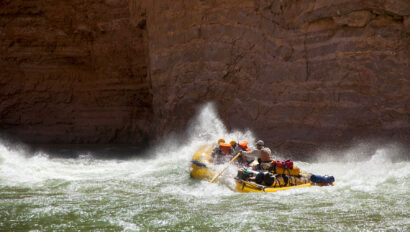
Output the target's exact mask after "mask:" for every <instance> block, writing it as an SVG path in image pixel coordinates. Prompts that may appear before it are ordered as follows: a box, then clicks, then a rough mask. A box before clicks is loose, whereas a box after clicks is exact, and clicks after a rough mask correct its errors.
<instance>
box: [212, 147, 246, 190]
mask: <svg viewBox="0 0 410 232" xmlns="http://www.w3.org/2000/svg"><path fill="white" fill-rule="evenodd" d="M240 155H241V153H240V152H239V153H238V154H237V155H236V156H235V157H233V159H231V161H229V163H228V165H227V166H226V167H225V168H224V169H222V171H220V172H219V173H218V174H217V175H216V176H215V177H214V178H212V180H211V182H210V184H212V183H213V182H214V181H215V180H216V179H218V177H219V176H220V175H221V174H222V173H223V172H224V171H225V170H226V169H227V168H228V167H229V165H231V163H232V162H233V161H235V160H236V159H237V158H238V157H239V156H240Z"/></svg>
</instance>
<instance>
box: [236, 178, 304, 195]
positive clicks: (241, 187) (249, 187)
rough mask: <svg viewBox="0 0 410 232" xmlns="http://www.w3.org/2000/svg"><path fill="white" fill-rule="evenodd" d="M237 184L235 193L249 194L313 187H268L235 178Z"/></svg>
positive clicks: (301, 185)
mask: <svg viewBox="0 0 410 232" xmlns="http://www.w3.org/2000/svg"><path fill="white" fill-rule="evenodd" d="M235 182H236V186H235V191H237V192H241V193H248V192H257V193H263V192H265V193H269V192H277V191H283V190H289V189H293V188H305V187H311V186H312V184H311V183H307V184H300V185H294V186H286V187H268V186H264V185H260V184H256V183H253V182H249V181H245V180H241V179H237V178H235Z"/></svg>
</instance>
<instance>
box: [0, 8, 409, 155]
mask: <svg viewBox="0 0 410 232" xmlns="http://www.w3.org/2000/svg"><path fill="white" fill-rule="evenodd" d="M0 5H1V7H0V38H1V40H0V51H1V53H0V67H1V69H2V70H3V72H2V73H1V74H0V75H1V78H0V88H1V93H0V100H1V105H0V126H1V128H2V131H3V132H9V134H12V135H14V136H17V137H19V138H23V139H24V140H26V141H31V142H33V141H35V142H69V143H73V142H75V143H104V142H127V143H128V142H132V143H143V142H145V141H146V140H147V139H150V138H151V139H152V138H160V137H163V136H166V135H167V134H169V133H170V132H175V131H183V130H184V129H185V128H186V127H187V125H188V123H187V122H188V121H189V120H190V119H191V118H192V117H193V116H194V115H195V114H196V112H197V110H198V106H200V105H201V104H202V103H206V102H209V101H212V102H215V103H216V106H217V108H218V112H219V113H220V115H221V117H222V119H223V120H224V121H225V123H226V125H227V126H228V128H230V129H234V128H238V129H245V128H249V129H251V130H252V131H254V132H255V134H256V136H257V137H258V138H262V139H264V140H265V142H266V143H267V144H268V145H269V146H271V147H272V148H273V149H277V150H280V151H291V152H295V153H303V152H306V151H312V150H314V149H317V148H319V147H323V146H327V145H331V146H334V145H340V144H346V143H349V142H353V141H355V140H356V139H373V138H388V139H389V140H391V141H400V142H404V143H407V144H410V94H409V93H410V84H409V82H410V29H409V28H410V26H409V25H410V19H409V15H410V2H409V1H406V0H387V1H378V0H370V1H369V0H366V1H364V0H363V1H357V0H355V1H353V0H338V1H294V0H286V1H274V0H218V1H216V0H206V1H205V0H190V1H183V0H150V1H149V0H129V1H126V0H106V1H98V2H95V1H77V0H76V1H59V2H55V1H45V0H32V1H19V0H17V1H3V2H1V3H0Z"/></svg>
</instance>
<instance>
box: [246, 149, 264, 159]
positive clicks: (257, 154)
mask: <svg viewBox="0 0 410 232" xmlns="http://www.w3.org/2000/svg"><path fill="white" fill-rule="evenodd" d="M242 155H245V156H248V157H255V158H260V156H261V151H260V150H252V151H250V152H247V151H243V152H242Z"/></svg>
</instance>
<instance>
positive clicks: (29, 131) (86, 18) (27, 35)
mask: <svg viewBox="0 0 410 232" xmlns="http://www.w3.org/2000/svg"><path fill="white" fill-rule="evenodd" d="M146 36H147V35H146V20H145V12H144V11H143V9H142V7H141V3H140V2H137V1H130V2H128V1H122V0H121V1H116V0H109V1H108V0H107V1H83V0H81V1H80V0H72V1H68V0H64V1H47V0H31V1H23V0H21V1H20V0H17V1H16V0H13V1H11V0H6V1H0V69H1V73H0V127H1V132H2V133H6V134H8V135H11V136H13V137H16V138H18V139H21V140H23V141H26V142H30V143H112V142H122V143H145V142H146V141H147V140H149V136H150V134H149V133H150V132H149V131H150V120H149V119H150V118H151V117H152V94H151V89H150V88H151V84H150V81H149V75H148V68H147V63H148V53H147V52H148V50H147V49H148V46H147V41H146Z"/></svg>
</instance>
